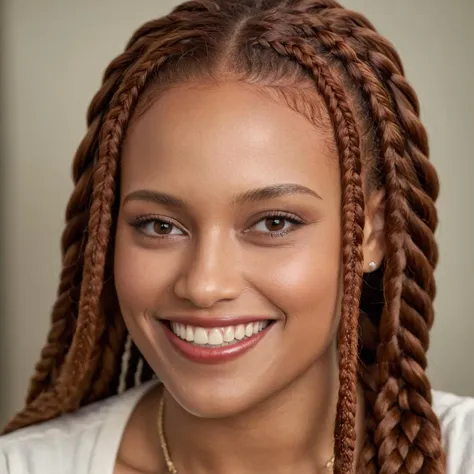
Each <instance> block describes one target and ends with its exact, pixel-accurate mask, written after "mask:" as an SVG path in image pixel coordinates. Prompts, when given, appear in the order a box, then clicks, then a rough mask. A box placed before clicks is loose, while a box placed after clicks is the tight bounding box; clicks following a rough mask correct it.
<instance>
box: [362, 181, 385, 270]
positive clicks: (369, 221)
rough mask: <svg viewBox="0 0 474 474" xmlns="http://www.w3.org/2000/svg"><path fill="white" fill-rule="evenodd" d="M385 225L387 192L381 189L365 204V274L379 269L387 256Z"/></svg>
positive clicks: (371, 195)
mask: <svg viewBox="0 0 474 474" xmlns="http://www.w3.org/2000/svg"><path fill="white" fill-rule="evenodd" d="M384 223H385V190H384V189H379V190H377V191H374V192H372V193H371V194H370V195H369V196H368V198H367V200H366V202H365V226H364V242H363V244H362V250H363V253H364V273H370V272H373V271H374V270H375V269H377V268H379V267H380V265H381V263H382V260H383V258H384V256H385V238H384ZM371 262H373V263H372V264H371ZM374 263H375V265H374Z"/></svg>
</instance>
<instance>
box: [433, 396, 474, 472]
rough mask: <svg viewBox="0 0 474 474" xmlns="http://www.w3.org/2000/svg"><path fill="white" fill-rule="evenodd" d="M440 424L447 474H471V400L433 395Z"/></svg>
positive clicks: (473, 432) (473, 429) (473, 441)
mask: <svg viewBox="0 0 474 474" xmlns="http://www.w3.org/2000/svg"><path fill="white" fill-rule="evenodd" d="M433 409H434V411H435V413H436V415H437V416H438V418H439V421H440V424H441V434H442V440H443V446H444V449H445V452H446V456H447V473H448V474H451V473H452V474H454V473H456V474H457V473H463V474H474V398H471V397H462V396H459V395H454V394H452V393H446V392H440V391H433Z"/></svg>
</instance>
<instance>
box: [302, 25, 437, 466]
mask: <svg viewBox="0 0 474 474" xmlns="http://www.w3.org/2000/svg"><path fill="white" fill-rule="evenodd" d="M300 18H302V17H301V16H300ZM303 18H305V17H303ZM305 19H306V20H307V17H306V18H305ZM312 26H314V25H312ZM318 26H319V25H318ZM316 36H317V37H318V39H319V40H320V41H321V43H322V44H323V46H324V47H325V48H327V49H328V51H329V52H330V53H331V54H332V55H333V56H334V57H336V58H337V59H339V60H341V61H342V62H343V64H344V66H345V68H346V71H347V72H348V74H349V76H350V77H351V79H352V80H353V81H354V82H355V83H357V84H360V87H361V89H362V91H363V93H364V94H365V97H366V98H367V100H368V102H369V103H370V106H371V109H372V114H373V117H374V123H376V124H377V129H378V130H379V132H380V137H379V138H380V142H381V145H382V159H383V162H382V166H383V170H384V174H383V175H384V178H385V179H384V182H383V185H384V187H385V190H386V193H387V211H386V214H387V217H388V218H387V219H386V223H387V224H386V245H387V257H386V258H387V260H388V261H390V266H389V267H388V268H386V270H385V276H384V280H385V281H384V287H385V294H386V307H385V309H384V311H383V313H382V318H381V322H380V342H381V344H380V346H379V354H378V366H379V368H380V370H379V384H380V388H379V395H378V397H377V399H376V401H375V403H374V413H375V415H376V418H377V429H376V431H375V441H376V443H377V444H378V447H379V463H380V465H381V466H382V468H383V469H384V472H393V473H396V472H405V471H403V469H406V472H410V473H412V472H429V473H435V472H439V473H441V472H443V462H442V450H441V443H440V429H439V422H438V420H437V418H436V416H435V415H434V413H433V410H432V408H431V406H430V404H431V390H430V384H429V382H428V379H427V377H426V375H425V373H424V370H425V369H426V356H425V352H426V350H427V348H428V330H429V329H430V328H431V325H432V322H433V309H432V299H433V298H434V295H435V283H434V277H433V269H434V266H435V265H436V262H437V247H436V243H435V241H434V236H433V232H434V230H435V228H436V224H437V219H436V211H435V207H434V200H435V199H436V197H437V194H438V181H437V177H436V173H435V171H434V168H433V166H432V165H431V163H429V161H428V159H427V155H428V146H427V137H426V132H425V130H424V128H423V126H422V125H421V122H420V121H419V117H418V116H419V106H418V102H417V100H416V96H415V93H414V92H413V90H412V89H411V87H410V86H409V85H408V83H407V81H406V80H405V78H404V77H403V76H402V75H401V72H402V71H403V70H402V68H401V67H400V65H398V64H393V63H392V62H391V60H390V57H392V58H396V59H397V56H396V53H392V54H391V55H390V57H386V56H382V53H380V51H376V52H374V53H373V54H369V55H368V56H369V57H372V58H373V60H372V61H370V62H369V64H370V66H372V68H373V69H375V70H376V71H377V72H378V74H379V75H380V76H381V77H384V78H385V80H386V81H387V82H388V84H389V92H386V91H385V90H384V89H383V87H382V86H381V85H380V83H379V82H378V81H377V79H376V76H375V74H373V73H372V71H373V69H368V68H367V67H366V66H365V65H364V64H363V63H362V62H361V61H360V60H359V58H358V56H357V54H356V53H355V51H354V50H353V49H352V48H351V46H350V45H348V44H347V43H346V42H345V41H344V40H343V39H342V38H340V37H338V36H337V35H336V34H334V33H332V32H328V31H324V30H323V31H320V30H319V31H317V32H316ZM370 39H371V41H374V34H371V35H370ZM384 47H386V44H384ZM374 59H375V60H374ZM374 63H375V64H376V65H377V64H378V65H381V66H382V67H381V68H377V69H376V66H375V65H374ZM392 78H394V80H392ZM392 103H393V104H394V105H393V108H394V109H395V110H396V115H395V112H392ZM403 137H405V139H404V138H403ZM422 185H424V186H422ZM407 231H408V232H407ZM402 353H403V356H402V355H401V354H402ZM397 367H398V368H397ZM389 368H390V370H389ZM411 402H413V403H414V405H413V406H412V405H411ZM394 416H396V417H398V420H399V423H397V424H396V425H395V426H393V422H392V423H391V425H389V423H390V421H393V417H394ZM389 426H390V428H389V429H387V428H388V427H389ZM390 438H391V439H392V440H393V441H392V442H390ZM397 440H398V442H397ZM368 450H370V451H372V452H373V448H372V447H368ZM363 457H364V458H365V459H367V460H368V459H370V458H371V456H368V455H367V453H366V455H365V456H363ZM403 465H405V466H406V467H405V468H403Z"/></svg>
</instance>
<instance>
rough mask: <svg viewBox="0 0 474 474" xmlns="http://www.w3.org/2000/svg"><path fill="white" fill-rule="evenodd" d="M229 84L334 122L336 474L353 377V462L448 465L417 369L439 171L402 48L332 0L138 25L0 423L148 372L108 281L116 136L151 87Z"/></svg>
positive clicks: (427, 316) (40, 416) (253, 1)
mask: <svg viewBox="0 0 474 474" xmlns="http://www.w3.org/2000/svg"><path fill="white" fill-rule="evenodd" d="M224 80H236V81H241V82H245V83H249V84H254V85H255V86H258V87H261V88H262V90H266V91H273V92H276V93H277V95H278V97H279V98H280V99H282V100H285V102H286V103H287V104H288V105H289V106H291V107H292V108H294V109H295V110H298V111H300V112H301V113H303V114H304V115H305V116H306V117H307V118H308V120H311V121H312V122H313V123H316V121H317V120H318V118H317V116H318V113H317V112H316V109H317V107H316V105H314V104H316V99H315V98H316V97H318V98H319V102H321V103H322V102H324V105H325V110H326V111H327V114H328V117H329V118H330V123H331V125H332V131H331V133H332V135H333V137H334V141H335V145H336V146H337V151H338V155H339V162H340V175H341V185H342V231H343V237H342V259H343V296H342V306H341V322H340V328H339V337H338V351H339V356H340V371H339V373H340V375H339V377H340V388H339V398H338V405H337V415H336V424H335V433H334V436H335V455H336V463H335V472H337V473H338V474H346V473H352V472H353V464H354V452H355V442H356V432H355V414H356V384H357V382H358V381H360V382H361V383H362V386H363V388H364V391H365V402H366V410H367V420H368V421H367V433H366V436H365V440H364V444H363V448H362V451H361V454H360V456H359V458H358V460H357V472H363V473H365V474H371V473H379V472H380V473H384V474H395V473H410V474H415V473H420V474H421V473H423V474H441V473H443V472H445V471H444V469H445V467H444V466H445V456H444V453H443V449H442V444H441V433H440V426H439V421H438V419H437V417H436V415H435V413H434V412H433V409H432V395H431V387H430V383H429V381H428V378H427V375H426V373H425V370H426V366H427V359H426V352H427V349H428V345H429V330H430V328H431V326H432V324H433V298H434V296H435V281H434V268H435V266H436V264H437V259H438V251H437V245H436V242H435V239H434V232H435V229H436V226H437V213H436V208H435V201H436V199H437V196H438V191H439V185H438V179H437V174H436V171H435V170H434V168H433V166H432V164H431V163H430V161H429V159H428V155H429V150H428V140H427V134H426V131H425V128H424V127H423V125H422V123H421V122H420V118H419V117H420V109H419V103H418V99H417V96H416V94H415V92H414V90H413V89H412V87H411V86H410V84H409V83H408V82H407V80H406V78H405V76H404V70H403V66H402V63H401V61H400V58H399V56H398V54H397V52H396V51H395V49H394V48H393V46H392V45H391V43H390V42H388V41H387V40H386V39H385V38H384V37H382V36H381V35H380V34H379V33H378V32H377V31H376V29H375V28H374V26H373V25H372V24H371V23H370V22H369V21H368V20H367V19H366V18H365V17H364V16H363V15H361V14H358V13H355V12H353V11H350V10H347V9H345V8H343V7H342V6H341V5H340V4H338V3H337V2H335V1H333V0H286V1H285V0H260V1H258V0H235V1H231V0H195V1H189V2H186V3H183V4H182V5H180V6H178V7H176V8H175V9H174V10H173V11H172V12H171V13H170V14H169V15H167V16H165V17H162V18H159V19H156V20H153V21H150V22H148V23H146V24H145V25H143V26H142V27H141V28H140V29H139V30H138V31H137V32H136V33H135V34H134V35H133V37H132V38H131V40H130V41H129V43H128V44H127V46H126V49H125V51H124V53H123V54H121V55H119V56H118V57H117V58H116V59H114V60H113V61H112V62H111V64H110V65H109V66H108V68H107V69H106V71H105V75H104V78H103V83H102V87H101V88H100V90H99V91H98V92H97V93H96V95H95V97H94V99H93V100H92V102H91V105H90V107H89V110H88V114H87V123H88V131H87V133H86V135H85V138H84V139H83V141H82V143H81V144H80V146H79V148H78V150H77V153H76V155H75V158H74V164H73V178H74V183H75V188H74V191H73V192H72V195H71V197H70V200H69V203H68V206H67V211H66V227H65V230H64V233H63V236H62V254H63V269H62V273H61V278H60V284H59V290H58V295H57V300H56V303H55V305H54V307H53V309H52V326H51V329H50V332H49V335H48V340H47V343H46V345H45V347H44V348H43V350H42V353H41V359H40V361H39V362H38V363H37V365H36V371H35V374H34V376H33V377H32V379H31V382H30V386H29V391H28V395H27V399H26V405H25V407H24V409H23V410H22V411H21V412H20V413H18V414H17V415H16V416H15V417H14V418H13V419H12V420H11V422H10V423H9V424H8V425H7V426H6V428H5V430H4V431H5V432H11V431H13V430H17V429H20V428H22V427H26V426H28V425H32V424H35V423H39V422H42V421H45V420H49V419H52V418H54V417H57V416H59V415H61V414H64V413H67V412H71V411H74V410H76V409H78V408H79V407H81V406H84V405H86V404H89V403H91V402H94V401H97V400H101V399H103V398H105V397H109V396H112V395H114V394H116V393H120V392H122V391H123V390H126V389H128V388H129V387H132V386H134V385H138V384H141V383H142V382H144V381H146V380H149V379H151V378H152V377H153V376H154V374H153V371H152V370H151V368H150V367H149V365H148V364H147V363H146V361H144V360H143V359H142V357H141V355H140V353H139V351H138V349H137V347H136V346H135V345H134V343H133V342H132V340H131V339H130V336H128V335H127V330H126V328H125V325H124V322H123V320H122V316H121V314H120V310H119V305H118V299H117V294H116V291H115V287H114V281H113V266H112V261H113V258H112V257H113V251H114V249H113V235H114V233H115V221H116V214H117V200H118V196H119V181H120V180H119V173H120V153H121V146H122V142H123V140H124V137H125V133H126V130H127V127H128V125H129V123H130V120H131V119H132V116H135V115H136V114H137V113H143V111H144V110H146V107H147V104H150V103H151V102H152V101H153V100H154V99H156V95H157V93H158V92H159V91H163V90H166V89H167V88H170V87H174V86H177V85H180V84H185V83H193V82H194V83H199V82H201V83H202V82H203V81H224ZM366 155H368V156H366ZM366 164H367V170H368V175H367V176H368V177H367V179H365V178H364V180H363V179H362V176H361V174H362V168H363V167H364V169H365V166H366ZM367 183H368V184H367ZM366 185H367V186H368V189H369V192H370V190H373V189H376V188H378V189H383V190H384V192H385V228H384V239H385V247H386V252H385V259H384V263H383V265H382V266H381V267H380V268H379V269H378V270H377V271H375V272H373V273H372V274H369V275H364V273H363V265H362V261H363V256H362V240H363V227H364V199H365V197H364V196H365V191H364V187H365V186H366Z"/></svg>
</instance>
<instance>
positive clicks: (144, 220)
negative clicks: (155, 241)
mask: <svg viewBox="0 0 474 474" xmlns="http://www.w3.org/2000/svg"><path fill="white" fill-rule="evenodd" d="M130 225H131V226H132V227H134V228H135V229H137V230H138V231H139V232H140V233H141V234H144V235H146V236H147V237H155V238H165V237H168V236H171V237H173V236H176V235H184V234H183V231H182V230H181V229H180V228H179V227H178V226H177V225H175V224H173V223H172V222H171V221H165V220H164V219H157V218H156V217H151V216H143V217H139V218H138V219H136V220H135V221H133V222H131V223H130Z"/></svg>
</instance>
